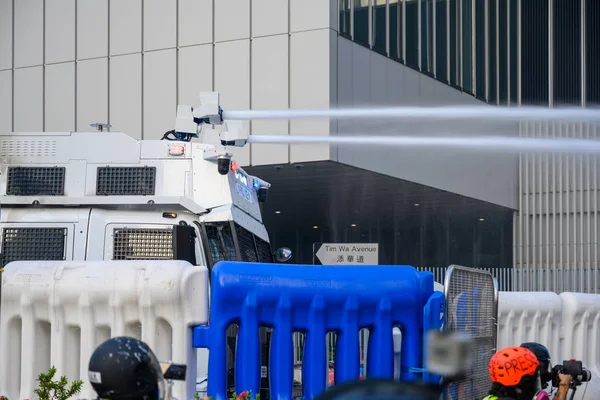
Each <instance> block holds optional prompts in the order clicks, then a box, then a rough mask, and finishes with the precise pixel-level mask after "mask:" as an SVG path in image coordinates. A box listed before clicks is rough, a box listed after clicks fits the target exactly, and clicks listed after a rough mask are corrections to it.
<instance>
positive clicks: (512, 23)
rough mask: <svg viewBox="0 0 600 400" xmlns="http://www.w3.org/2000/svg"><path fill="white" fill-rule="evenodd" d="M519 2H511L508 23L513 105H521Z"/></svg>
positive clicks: (512, 0)
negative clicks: (518, 40)
mask: <svg viewBox="0 0 600 400" xmlns="http://www.w3.org/2000/svg"><path fill="white" fill-rule="evenodd" d="M518 7H519V1H518V0H509V10H508V14H509V15H510V18H509V22H508V25H509V26H508V31H509V32H510V46H509V50H510V51H509V52H510V79H509V80H508V81H509V86H510V102H511V104H518V103H519V77H518V74H519V71H518V68H519V43H518V42H517V32H518V22H519V21H518V15H519V14H518V13H519V9H518Z"/></svg>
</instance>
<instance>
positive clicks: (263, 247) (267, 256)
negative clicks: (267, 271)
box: [254, 235, 273, 263]
mask: <svg viewBox="0 0 600 400" xmlns="http://www.w3.org/2000/svg"><path fill="white" fill-rule="evenodd" d="M254 240H255V241H256V249H257V250H258V262H262V263H272V262H273V253H272V252H271V245H270V244H269V242H267V241H265V240H262V239H261V238H259V237H258V236H256V235H254Z"/></svg>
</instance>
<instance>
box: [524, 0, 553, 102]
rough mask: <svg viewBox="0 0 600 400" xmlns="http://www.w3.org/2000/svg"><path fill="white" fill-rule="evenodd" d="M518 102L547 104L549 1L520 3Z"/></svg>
mask: <svg viewBox="0 0 600 400" xmlns="http://www.w3.org/2000/svg"><path fill="white" fill-rule="evenodd" d="M521 102H522V103H523V104H529V105H541V106H547V105H548V104H549V103H548V0H527V1H521Z"/></svg>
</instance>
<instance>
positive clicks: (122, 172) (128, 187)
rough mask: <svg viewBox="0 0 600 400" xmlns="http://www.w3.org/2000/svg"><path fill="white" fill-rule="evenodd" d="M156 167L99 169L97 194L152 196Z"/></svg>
mask: <svg viewBox="0 0 600 400" xmlns="http://www.w3.org/2000/svg"><path fill="white" fill-rule="evenodd" d="M155 186H156V167H99V168H98V173H97V176H96V194H97V195H99V196H152V195H154V192H155Z"/></svg>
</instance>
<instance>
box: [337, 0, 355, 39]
mask: <svg viewBox="0 0 600 400" xmlns="http://www.w3.org/2000/svg"><path fill="white" fill-rule="evenodd" d="M350 1H351V0H340V3H339V4H340V22H339V24H340V26H339V30H340V34H341V35H342V36H345V37H350V7H352V3H351V2H350Z"/></svg>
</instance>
